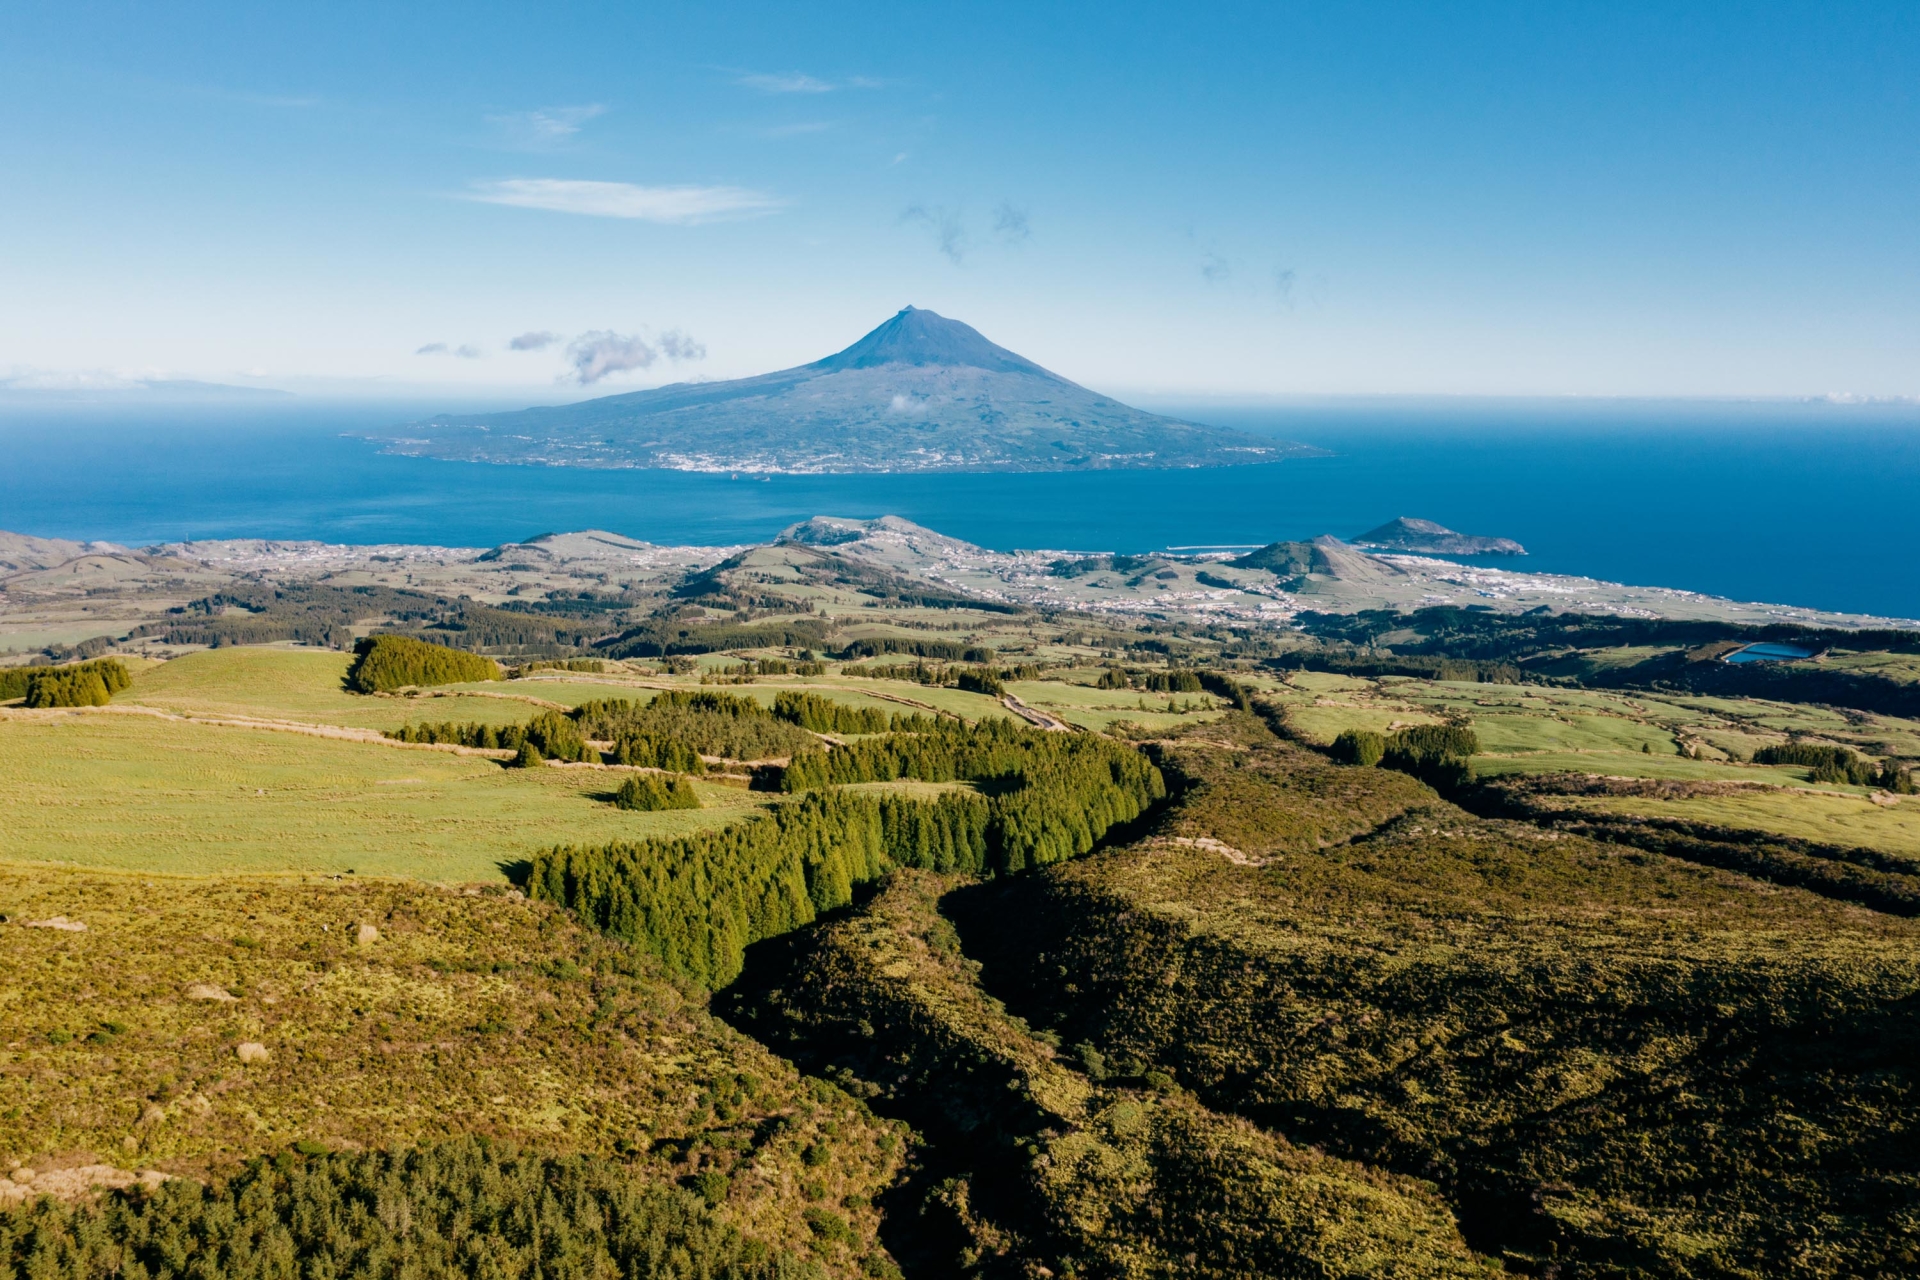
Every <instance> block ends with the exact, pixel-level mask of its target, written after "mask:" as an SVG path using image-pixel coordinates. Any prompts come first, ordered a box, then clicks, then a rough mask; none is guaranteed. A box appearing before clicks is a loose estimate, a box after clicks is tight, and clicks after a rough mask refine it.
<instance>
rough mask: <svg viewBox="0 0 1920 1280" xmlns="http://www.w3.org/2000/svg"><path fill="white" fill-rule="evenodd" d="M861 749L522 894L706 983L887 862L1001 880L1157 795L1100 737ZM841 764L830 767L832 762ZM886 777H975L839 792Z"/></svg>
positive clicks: (1063, 854) (1145, 775)
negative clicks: (733, 816)
mask: <svg viewBox="0 0 1920 1280" xmlns="http://www.w3.org/2000/svg"><path fill="white" fill-rule="evenodd" d="M928 725H929V727H928V728H925V729H923V730H922V731H920V732H916V733H911V734H895V735H890V736H889V737H887V738H879V739H866V740H863V741H861V742H858V743H854V744H850V745H849V746H847V747H844V748H836V749H835V750H834V751H832V752H831V753H813V754H810V755H806V756H801V757H796V760H795V765H796V766H798V768H799V772H797V773H796V772H795V767H794V766H789V769H788V771H787V779H786V784H787V785H788V786H789V789H792V790H801V789H805V788H803V787H802V785H801V784H803V783H806V784H809V785H810V786H811V787H812V789H807V794H805V795H804V796H803V797H802V798H801V799H799V800H797V801H794V802H791V803H788V804H785V805H781V806H779V807H777V808H776V809H775V810H774V811H773V812H772V813H770V814H768V815H766V816H764V817H759V818H755V819H752V820H750V821H747V822H744V823H740V824H738V825H736V826H731V827H727V828H725V829H723V830H720V831H712V832H703V833H700V834H698V835H692V836H682V837H677V838H673V839H656V840H647V841H639V842H632V843H621V844H614V845H606V846H600V847H576V846H566V847H561V848H555V849H552V850H549V851H547V852H545V853H542V854H540V855H538V856H537V857H536V858H535V859H534V860H533V867H532V871H531V873H530V876H529V892H531V893H532V894H533V895H534V896H535V897H540V898H545V899H548V900H550V901H554V902H558V903H561V904H563V905H565V906H567V907H570V908H572V909H574V910H575V911H577V912H579V913H580V914H581V916H582V917H583V918H585V919H587V920H589V921H591V922H592V923H593V924H595V925H596V926H598V927H599V928H601V929H604V930H606V931H607V932H609V933H611V934H613V935H615V936H617V937H620V938H623V939H625V940H627V941H628V942H631V943H633V944H634V945H636V946H640V947H644V948H646V949H647V950H649V951H651V952H653V953H654V954H655V955H658V956H659V957H660V958H661V959H662V960H664V961H665V962H666V963H667V964H668V965H670V966H671V967H673V968H675V969H676V970H678V971H679V972H681V973H684V974H686V975H687V976H688V977H691V978H693V979H695V980H696V981H699V982H702V983H704V984H706V985H708V986H710V987H718V986H723V985H725V984H726V983H728V982H730V981H732V979H733V978H734V977H735V976H736V975H737V974H738V973H739V972H740V966H741V962H742V957H743V955H744V952H745V949H746V947H747V946H749V945H750V944H752V943H754V942H757V941H759V940H761V939H763V938H770V937H774V936H776V935H778V934H781V933H785V932H787V931H789V930H791V929H795V928H798V927H799V926H801V925H804V924H807V923H810V922H811V921H812V920H813V919H814V918H815V917H816V916H817V915H818V914H819V913H820V912H822V911H828V910H832V909H834V908H836V907H841V906H845V905H847V904H848V903H850V902H851V901H852V900H853V889H854V886H856V885H858V884H863V883H866V882H868V881H871V880H874V879H876V878H878V877H879V876H881V875H884V874H885V873H886V872H887V871H888V870H890V869H891V868H893V867H896V866H912V867H924V868H929V869H933V870H938V871H952V872H960V873H963V874H969V875H980V876H991V875H1006V874H1011V873H1015V872H1019V871H1023V870H1026V869H1028V868H1030V867H1037V866H1044V865H1047V864H1049V863H1054V862H1060V861H1064V860H1066V859H1068V858H1072V857H1075V856H1078V855H1079V854H1082V853H1085V852H1087V851H1088V850H1089V849H1091V848H1092V847H1093V844H1094V842H1095V841H1097V840H1099V839H1100V838H1101V837H1102V836H1104V835H1105V834H1106V833H1107V832H1108V831H1109V830H1110V829H1111V828H1112V827H1113V826H1114V825H1115V824H1116V823H1122V822H1128V821H1131V820H1132V819H1134V818H1136V817H1138V816H1139V815H1140V814H1141V813H1142V812H1143V811H1144V810H1145V809H1146V808H1147V807H1148V806H1149V805H1151V804H1152V803H1153V802H1154V801H1155V800H1157V799H1159V798H1161V797H1162V796H1164V795H1165V784H1164V782H1163V780H1162V779H1161V777H1160V773H1159V770H1157V769H1155V768H1154V767H1153V765H1152V764H1151V763H1150V762H1149V761H1148V760H1147V759H1146V757H1144V756H1142V755H1140V754H1139V753H1137V752H1135V751H1133V750H1131V749H1129V748H1126V747H1123V746H1121V745H1120V744H1118V743H1114V742H1110V741H1108V740H1106V739H1102V738H1094V737H1090V736H1083V735H1067V734H1047V733H1040V732H1037V731H1034V730H1029V729H1024V728H1020V727H1016V726H1014V725H1012V724H1011V723H1010V722H1005V721H988V722H985V723H983V724H980V725H973V726H962V727H960V728H949V727H947V725H946V724H945V722H937V725H936V722H928ZM836 757H845V759H844V761H843V762H841V763H839V764H832V763H829V762H831V761H833V760H834V759H835V758H836ZM885 778H920V779H923V780H925V781H934V782H938V781H961V780H965V781H974V782H978V783H980V784H982V787H981V790H980V791H977V792H976V791H955V792H951V793H949V794H946V795H943V796H941V797H939V798H938V799H936V800H931V801H927V800H917V799H914V798H911V797H907V796H901V795H891V794H882V795H874V794H869V793H862V792H854V791H847V790H842V789H840V788H839V787H837V786H833V785H831V783H833V782H837V781H841V780H845V781H872V780H879V779H885Z"/></svg>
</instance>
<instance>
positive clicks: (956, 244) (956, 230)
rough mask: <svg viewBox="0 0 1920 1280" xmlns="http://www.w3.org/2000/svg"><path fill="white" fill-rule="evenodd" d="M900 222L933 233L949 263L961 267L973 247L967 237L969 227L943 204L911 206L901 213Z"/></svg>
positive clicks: (952, 210) (954, 211)
mask: <svg viewBox="0 0 1920 1280" xmlns="http://www.w3.org/2000/svg"><path fill="white" fill-rule="evenodd" d="M900 221H902V222H905V223H911V224H914V225H918V226H922V227H925V228H926V229H927V230H928V231H930V232H932V233H933V240H934V243H935V244H936V245H938V246H939V248H940V252H941V253H943V254H945V255H946V258H947V261H949V262H951V263H953V265H954V266H956V267H957V266H959V265H960V264H961V263H962V262H964V261H965V260H966V256H967V250H968V249H969V248H971V247H972V244H971V242H970V241H969V239H968V237H967V226H966V223H965V222H963V221H962V220H961V218H960V214H959V212H958V211H957V210H954V209H949V208H948V207H947V206H946V205H943V204H934V205H926V204H910V205H908V206H907V207H906V208H905V209H903V210H901V211H900Z"/></svg>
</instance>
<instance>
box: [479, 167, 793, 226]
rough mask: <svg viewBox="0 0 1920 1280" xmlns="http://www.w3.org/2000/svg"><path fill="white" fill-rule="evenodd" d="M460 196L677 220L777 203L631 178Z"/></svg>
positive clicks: (497, 186) (725, 190)
mask: <svg viewBox="0 0 1920 1280" xmlns="http://www.w3.org/2000/svg"><path fill="white" fill-rule="evenodd" d="M466 198H467V199H469V200H478V201H479V202H481V203H482V204H504V205H511V206H513V207H514V208H517V209H548V210H551V211H553V212H555V213H579V214H585V215H587V216H589V217H595V218H635V219H639V220H640V221H643V222H670V223H682V224H684V223H693V222H707V221H711V220H712V219H715V218H724V217H729V216H741V215H748V214H756V213H767V212H770V211H772V210H774V209H777V208H779V207H780V205H781V202H780V201H778V200H775V199H774V198H773V197H771V196H769V195H766V194H765V193H763V192H759V191H749V190H747V189H746V188H744V187H642V186H637V185H635V184H634V183H631V182H585V181H575V180H571V179H566V178H506V179H503V180H502V181H499V182H476V183H474V184H473V187H472V189H471V190H469V191H468V192H467V193H466Z"/></svg>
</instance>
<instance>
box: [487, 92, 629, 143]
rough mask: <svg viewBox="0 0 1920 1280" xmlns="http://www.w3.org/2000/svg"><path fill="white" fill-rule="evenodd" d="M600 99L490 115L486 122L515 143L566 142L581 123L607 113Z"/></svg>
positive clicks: (510, 141) (578, 128)
mask: <svg viewBox="0 0 1920 1280" xmlns="http://www.w3.org/2000/svg"><path fill="white" fill-rule="evenodd" d="M606 110H607V109H606V107H605V106H604V105H602V104H600V103H589V104H587V105H584V106H577V107H540V108H537V109H536V110H533V111H515V112H511V113H509V114H507V115H499V116H488V117H487V123H489V124H491V125H494V126H495V127H497V128H498V129H499V130H500V131H501V133H503V134H504V135H505V136H506V140H507V142H508V143H509V144H511V145H513V146H522V147H535V148H538V147H549V146H553V145H554V144H555V143H560V142H565V141H566V140H567V139H568V138H571V137H572V136H573V135H574V134H576V133H578V132H580V126H581V125H583V124H585V123H586V122H587V121H589V120H591V119H593V118H594V117H595V116H599V115H604V114H606Z"/></svg>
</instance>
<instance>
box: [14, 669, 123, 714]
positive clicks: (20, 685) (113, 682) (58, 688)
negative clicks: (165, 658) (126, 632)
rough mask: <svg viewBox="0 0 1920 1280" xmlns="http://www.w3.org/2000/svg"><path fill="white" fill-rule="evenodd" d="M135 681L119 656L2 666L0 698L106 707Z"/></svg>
mask: <svg viewBox="0 0 1920 1280" xmlns="http://www.w3.org/2000/svg"><path fill="white" fill-rule="evenodd" d="M132 683H133V677H132V676H130V675H129V674H128V673H127V667H126V664H125V663H123V662H121V661H120V659H118V658H97V659H95V660H94V661H92V662H79V663H74V664H72V665H69V666H64V667H0V702H4V701H6V700H8V699H11V698H25V699H26V700H27V705H28V706H29V707H104V706H106V705H107V703H108V701H110V700H111V699H112V697H113V695H114V694H116V693H119V692H121V691H122V690H124V689H126V688H128V687H129V686H130V685H132Z"/></svg>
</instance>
